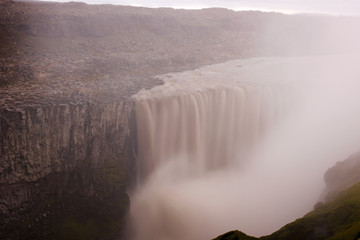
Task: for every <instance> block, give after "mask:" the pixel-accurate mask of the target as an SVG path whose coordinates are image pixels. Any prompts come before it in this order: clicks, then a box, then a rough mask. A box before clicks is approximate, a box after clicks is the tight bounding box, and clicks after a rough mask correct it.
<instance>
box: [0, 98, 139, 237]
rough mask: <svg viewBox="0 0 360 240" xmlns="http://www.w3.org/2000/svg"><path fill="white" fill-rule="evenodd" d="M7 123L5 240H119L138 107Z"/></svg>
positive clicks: (82, 108)
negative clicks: (57, 239) (55, 238)
mask: <svg viewBox="0 0 360 240" xmlns="http://www.w3.org/2000/svg"><path fill="white" fill-rule="evenodd" d="M0 123H1V128H0V136H1V138H0V143H1V149H0V151H1V155H0V179H1V180H0V189H1V196H0V221H1V227H0V233H1V237H2V239H18V238H19V239H23V238H24V236H27V237H26V238H27V239H47V238H49V237H50V238H53V237H54V236H55V237H57V238H60V239H62V238H67V236H69V237H70V238H68V239H77V238H84V237H85V236H89V235H90V236H91V237H90V239H91V238H94V237H96V238H100V237H99V234H100V232H101V234H103V233H105V232H108V233H109V236H106V235H105V236H102V237H101V239H107V238H113V237H114V234H118V231H119V229H120V228H121V226H124V218H125V215H126V214H125V213H126V211H127V208H128V206H129V200H128V197H127V195H126V187H127V186H128V185H129V180H130V177H131V175H134V174H135V169H134V163H135V161H134V155H133V154H132V152H133V151H134V149H133V138H132V136H131V132H134V129H133V127H134V126H133V123H134V110H133V103H132V102H131V101H117V102H111V103H96V104H94V103H83V104H61V105H51V106H29V107H27V108H19V109H16V111H4V110H2V111H1V114H0ZM81 225H82V226H83V228H85V229H83V230H81V229H80V230H79V229H78V228H79V226H81ZM109 227H112V228H113V229H108V228H109ZM107 229H108V230H107ZM114 230H116V231H114ZM82 231H83V232H82ZM82 234H85V235H84V236H82Z"/></svg>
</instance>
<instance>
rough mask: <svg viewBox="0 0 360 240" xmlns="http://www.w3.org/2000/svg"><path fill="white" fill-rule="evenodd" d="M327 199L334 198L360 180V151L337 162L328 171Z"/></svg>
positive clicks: (325, 177)
mask: <svg viewBox="0 0 360 240" xmlns="http://www.w3.org/2000/svg"><path fill="white" fill-rule="evenodd" d="M324 179H325V183H326V189H325V192H324V198H325V201H329V200H332V199H334V198H335V197H336V196H338V195H339V193H341V192H342V191H344V190H345V189H347V188H349V187H351V186H352V185H354V184H356V183H358V182H360V153H356V154H353V155H352V156H350V157H349V158H348V159H346V160H344V161H341V162H337V163H336V165H335V166H333V167H331V168H330V169H329V170H327V171H326V173H325V176H324Z"/></svg>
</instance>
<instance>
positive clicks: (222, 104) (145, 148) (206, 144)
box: [136, 85, 285, 178]
mask: <svg viewBox="0 0 360 240" xmlns="http://www.w3.org/2000/svg"><path fill="white" fill-rule="evenodd" d="M279 92H280V90H279V88H277V87H271V86H259V87H258V86H247V85H243V86H232V87H229V86H217V87H214V88H210V89H209V88H205V89H196V90H192V91H187V92H185V93H184V92H181V93H178V94H174V95H172V96H159V95H158V94H156V95H153V93H152V92H151V91H150V92H145V93H142V94H141V96H138V98H137V99H136V118H137V129H138V149H139V153H138V154H139V155H138V160H139V162H138V164H139V167H138V171H139V172H138V173H139V176H140V178H143V177H146V176H148V175H149V174H151V172H152V171H154V169H156V168H157V167H158V166H160V165H161V164H163V163H165V162H166V161H168V160H169V159H174V158H176V157H180V156H181V157H182V158H184V159H186V161H188V162H189V163H191V171H197V172H198V173H204V172H206V171H209V170H214V169H218V168H222V167H226V166H231V165H232V164H234V163H235V161H237V163H239V161H240V163H241V160H242V159H241V158H245V156H246V155H247V154H249V152H250V150H251V148H252V146H254V145H255V143H256V142H257V141H258V139H259V138H260V137H261V135H262V134H264V133H265V132H266V130H268V129H269V127H270V126H271V125H273V124H275V123H276V122H277V121H278V120H279V116H281V115H282V114H283V112H284V111H285V109H284V108H285V106H284V105H282V101H281V99H280V93H279ZM239 158H240V159H239Z"/></svg>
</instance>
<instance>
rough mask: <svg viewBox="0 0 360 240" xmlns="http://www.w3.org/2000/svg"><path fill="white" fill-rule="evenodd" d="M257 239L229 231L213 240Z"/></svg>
mask: <svg viewBox="0 0 360 240" xmlns="http://www.w3.org/2000/svg"><path fill="white" fill-rule="evenodd" d="M255 239H258V238H255V237H251V236H248V235H246V234H245V233H243V232H240V231H230V232H228V233H225V234H223V235H221V236H218V237H217V238H215V239H214V240H255Z"/></svg>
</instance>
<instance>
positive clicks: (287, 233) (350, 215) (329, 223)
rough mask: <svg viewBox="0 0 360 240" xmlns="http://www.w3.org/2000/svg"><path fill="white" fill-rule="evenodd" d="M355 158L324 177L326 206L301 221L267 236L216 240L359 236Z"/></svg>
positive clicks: (335, 239)
mask: <svg viewBox="0 0 360 240" xmlns="http://www.w3.org/2000/svg"><path fill="white" fill-rule="evenodd" d="M358 156H359V155H358V154H354V155H353V156H351V157H350V158H349V159H347V160H345V161H342V162H339V163H337V164H336V165H335V166H334V167H332V168H330V169H329V170H328V171H327V172H326V174H325V180H326V183H327V190H326V193H328V194H330V195H328V197H327V199H328V200H329V201H328V202H325V203H318V204H316V205H315V209H314V210H313V211H312V212H310V213H308V214H306V215H305V216H304V217H302V218H300V219H297V220H296V221H294V222H292V223H289V224H287V225H286V226H284V227H282V228H281V229H280V230H278V231H276V232H274V233H272V234H271V235H269V236H264V237H260V238H252V237H248V236H246V235H245V234H243V233H241V232H239V231H232V232H229V233H226V234H224V235H221V236H219V237H217V238H215V239H216V240H236V239H238V240H243V239H244V240H246V239H262V240H282V239H283V240H287V239H292V240H304V239H305V240H323V239H328V240H344V239H355V236H356V235H357V234H358V233H359V232H360V182H358V176H359V174H358V171H356V169H358V166H359V163H360V161H359V158H358Z"/></svg>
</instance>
